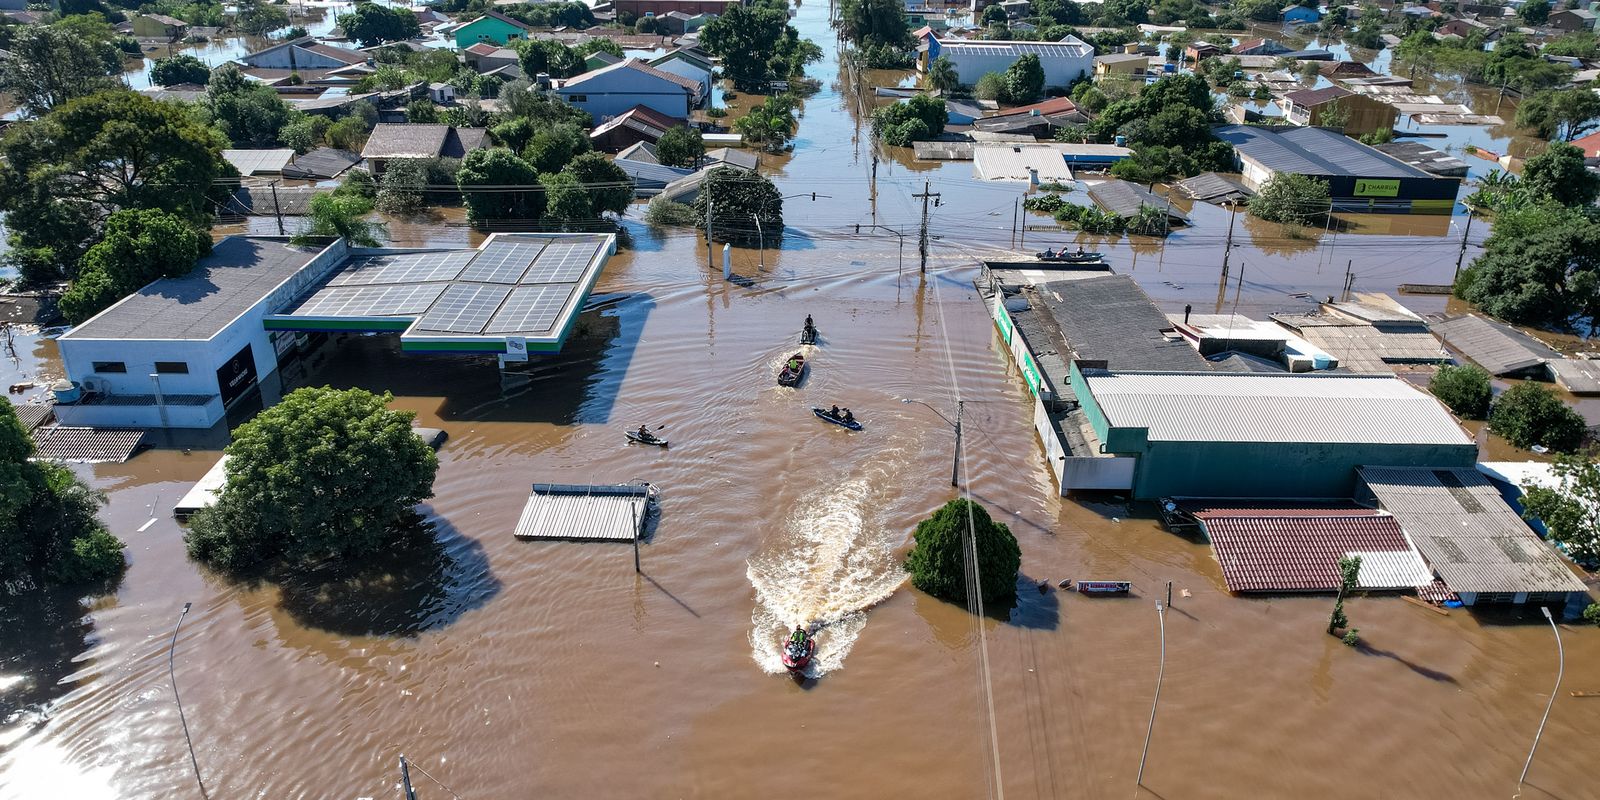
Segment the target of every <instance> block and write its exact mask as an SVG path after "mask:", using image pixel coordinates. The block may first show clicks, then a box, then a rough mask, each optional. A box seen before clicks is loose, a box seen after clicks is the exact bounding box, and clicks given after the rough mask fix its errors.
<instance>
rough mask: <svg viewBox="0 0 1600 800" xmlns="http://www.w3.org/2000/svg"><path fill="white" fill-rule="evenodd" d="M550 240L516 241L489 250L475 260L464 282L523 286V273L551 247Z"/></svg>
mask: <svg viewBox="0 0 1600 800" xmlns="http://www.w3.org/2000/svg"><path fill="white" fill-rule="evenodd" d="M549 243H550V240H549V239H512V240H505V241H500V240H496V241H495V242H494V243H493V244H491V245H489V246H488V247H485V248H484V249H483V251H482V252H480V253H478V257H477V258H474V259H472V263H471V264H469V265H467V269H466V271H465V272H463V273H461V280H464V281H482V282H484V283H520V282H521V279H522V273H524V272H527V271H528V265H530V264H532V263H533V262H534V259H536V258H538V257H539V251H541V250H543V249H544V247H545V245H547V244H549Z"/></svg>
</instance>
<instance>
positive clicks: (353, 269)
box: [330, 250, 477, 286]
mask: <svg viewBox="0 0 1600 800" xmlns="http://www.w3.org/2000/svg"><path fill="white" fill-rule="evenodd" d="M475 255H477V253H476V252H474V251H472V250H447V251H442V252H435V253H401V254H399V255H383V256H360V257H357V258H353V259H351V260H350V266H348V267H345V269H344V270H342V271H341V272H340V273H339V274H338V275H337V276H336V277H334V279H333V280H332V281H330V284H331V285H333V286H356V285H370V284H377V283H419V282H423V281H448V280H455V278H456V276H457V275H460V274H461V270H462V269H463V268H465V267H466V266H467V264H468V262H470V261H472V257H473V256H475Z"/></svg>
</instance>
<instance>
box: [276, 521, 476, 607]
mask: <svg viewBox="0 0 1600 800" xmlns="http://www.w3.org/2000/svg"><path fill="white" fill-rule="evenodd" d="M280 586H281V589H282V599H281V601H280V603H281V605H282V607H283V609H284V610H285V611H287V612H288V613H289V615H290V616H291V617H293V618H294V619H295V621H296V622H298V623H300V624H301V625H304V626H306V627H309V628H317V629H320V630H325V631H329V632H332V633H337V634H342V635H346V636H415V635H417V634H419V633H422V632H424V631H429V630H434V629H437V628H442V627H445V626H447V625H450V624H451V623H454V622H455V621H456V620H457V619H460V618H461V616H462V615H463V614H465V613H467V612H468V611H471V610H473V609H475V608H481V607H482V606H484V605H485V604H487V603H488V602H489V600H490V599H491V598H493V597H494V596H495V595H496V594H499V592H500V581H499V580H497V579H496V578H495V577H494V575H493V573H491V572H490V571H489V559H488V556H487V555H485V554H484V551H483V546H482V545H480V544H479V543H478V541H477V540H475V539H471V538H468V537H465V536H462V535H461V534H460V532H459V531H457V530H456V528H455V526H453V525H451V524H450V523H449V522H448V521H447V520H444V519H442V518H438V517H435V518H432V519H429V520H427V521H425V522H421V523H419V524H418V525H417V527H416V528H415V529H414V530H412V531H410V532H408V534H407V537H406V539H405V541H404V542H403V543H401V544H398V545H397V546H395V547H392V548H390V549H388V550H386V551H385V552H383V553H381V554H379V555H377V556H375V557H373V558H370V559H367V560H366V561H365V562H363V563H362V564H360V565H358V566H356V567H355V568H353V569H350V568H346V569H341V570H319V571H316V572H312V573H306V574H303V575H297V576H294V577H291V578H288V579H285V580H283V581H282V582H281V583H280Z"/></svg>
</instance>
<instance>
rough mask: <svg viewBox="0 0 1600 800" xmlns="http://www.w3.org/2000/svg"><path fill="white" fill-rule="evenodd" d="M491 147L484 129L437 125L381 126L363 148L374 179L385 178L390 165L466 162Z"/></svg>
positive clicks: (387, 124)
mask: <svg viewBox="0 0 1600 800" xmlns="http://www.w3.org/2000/svg"><path fill="white" fill-rule="evenodd" d="M487 146H488V131H486V130H484V129H483V128H453V127H451V126H449V125H434V124H415V123H407V124H391V123H379V124H378V125H377V126H376V127H374V128H373V129H372V135H371V136H369V137H367V144H366V146H365V147H363V148H361V157H362V158H364V159H366V160H367V165H368V167H369V168H370V169H371V170H372V174H373V175H382V174H383V172H384V170H386V169H387V168H388V166H389V162H390V161H396V160H402V159H430V158H465V157H466V155H467V153H470V152H472V151H473V150H481V149H483V148H484V147H487Z"/></svg>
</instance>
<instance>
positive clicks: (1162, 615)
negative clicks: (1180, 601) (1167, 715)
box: [1134, 602, 1167, 786]
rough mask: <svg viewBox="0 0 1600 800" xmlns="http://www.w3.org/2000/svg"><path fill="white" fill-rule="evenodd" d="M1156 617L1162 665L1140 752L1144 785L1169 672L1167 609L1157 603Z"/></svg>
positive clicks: (1142, 782) (1140, 783)
mask: <svg viewBox="0 0 1600 800" xmlns="http://www.w3.org/2000/svg"><path fill="white" fill-rule="evenodd" d="M1156 617H1157V618H1158V619H1159V620H1160V622H1161V666H1160V667H1157V668H1156V696H1155V699H1153V700H1151V701H1150V724H1149V725H1148V726H1146V727H1145V729H1144V752H1142V753H1140V754H1139V779H1138V780H1137V781H1135V782H1134V785H1135V786H1143V785H1144V760H1145V758H1147V757H1148V756H1149V755H1150V734H1151V733H1153V732H1154V731H1155V729H1156V704H1157V703H1160V702H1161V679H1162V678H1164V677H1166V674H1167V610H1166V608H1165V607H1163V606H1162V605H1161V603H1160V602H1157V603H1156Z"/></svg>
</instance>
